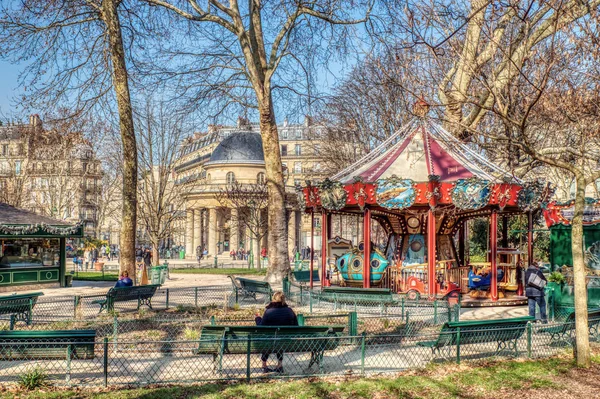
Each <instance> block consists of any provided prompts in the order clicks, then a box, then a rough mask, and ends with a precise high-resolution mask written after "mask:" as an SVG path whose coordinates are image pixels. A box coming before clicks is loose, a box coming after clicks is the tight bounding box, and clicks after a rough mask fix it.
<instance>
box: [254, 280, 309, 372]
mask: <svg viewBox="0 0 600 399" xmlns="http://www.w3.org/2000/svg"><path fill="white" fill-rule="evenodd" d="M255 321H256V325H257V326H277V327H279V326H297V325H298V318H297V317H296V313H294V311H293V310H292V308H290V307H288V305H287V304H286V303H285V296H284V295H283V292H281V291H278V292H276V293H275V294H273V300H272V301H271V303H269V304H268V305H267V308H266V310H265V313H264V314H263V316H262V317H260V315H259V314H256V319H255ZM271 353H275V354H276V355H277V368H275V369H270V368H269V367H268V366H267V360H268V359H269V355H270V354H271ZM260 359H261V360H262V367H263V372H265V373H271V372H276V373H283V352H282V351H274V352H271V351H268V352H265V353H263V354H261V356H260Z"/></svg>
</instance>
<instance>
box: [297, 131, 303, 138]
mask: <svg viewBox="0 0 600 399" xmlns="http://www.w3.org/2000/svg"><path fill="white" fill-rule="evenodd" d="M296 138H297V139H301V138H302V129H297V130H296Z"/></svg>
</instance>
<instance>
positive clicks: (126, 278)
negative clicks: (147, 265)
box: [115, 270, 133, 288]
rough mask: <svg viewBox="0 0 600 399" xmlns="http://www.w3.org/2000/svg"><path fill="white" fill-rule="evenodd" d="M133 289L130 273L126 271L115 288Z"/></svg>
mask: <svg viewBox="0 0 600 399" xmlns="http://www.w3.org/2000/svg"><path fill="white" fill-rule="evenodd" d="M123 287H133V281H132V280H131V279H130V278H129V272H128V271H127V270H124V271H123V273H121V276H120V277H119V281H117V283H116V284H115V288H123Z"/></svg>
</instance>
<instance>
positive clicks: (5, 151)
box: [2, 144, 8, 155]
mask: <svg viewBox="0 0 600 399" xmlns="http://www.w3.org/2000/svg"><path fill="white" fill-rule="evenodd" d="M2 155H8V144H2Z"/></svg>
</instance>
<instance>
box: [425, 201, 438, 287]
mask: <svg viewBox="0 0 600 399" xmlns="http://www.w3.org/2000/svg"><path fill="white" fill-rule="evenodd" d="M435 234H436V231H435V213H434V212H433V210H432V209H429V211H428V212H427V291H428V292H427V293H428V294H429V297H430V298H434V297H435V295H436V287H435V261H436V258H435V252H436V248H435V244H436V242H435Z"/></svg>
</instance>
